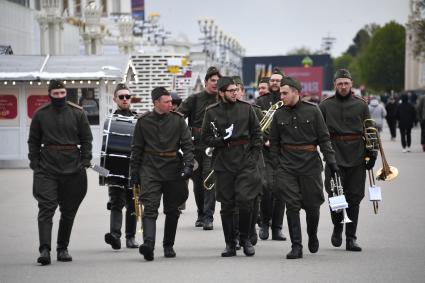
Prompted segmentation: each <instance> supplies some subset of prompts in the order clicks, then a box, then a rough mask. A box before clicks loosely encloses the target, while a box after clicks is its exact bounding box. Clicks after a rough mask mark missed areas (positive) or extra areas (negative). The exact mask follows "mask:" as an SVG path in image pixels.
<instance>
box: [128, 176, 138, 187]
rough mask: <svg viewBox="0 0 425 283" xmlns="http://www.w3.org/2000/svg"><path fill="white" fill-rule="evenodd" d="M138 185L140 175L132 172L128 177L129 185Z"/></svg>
mask: <svg viewBox="0 0 425 283" xmlns="http://www.w3.org/2000/svg"><path fill="white" fill-rule="evenodd" d="M134 186H140V177H139V174H137V173H133V174H131V178H130V187H134Z"/></svg>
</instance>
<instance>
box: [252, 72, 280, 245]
mask: <svg viewBox="0 0 425 283" xmlns="http://www.w3.org/2000/svg"><path fill="white" fill-rule="evenodd" d="M282 78H283V74H282V72H281V71H280V70H279V69H277V68H275V69H274V70H273V74H272V76H271V77H270V79H269V93H268V94H265V95H263V96H260V97H258V98H257V105H259V106H260V107H261V109H262V110H263V111H267V110H269V109H270V107H271V106H272V105H273V104H275V103H277V102H278V101H281V98H280V81H281V80H282ZM264 142H265V144H264V146H263V155H264V159H265V161H266V183H265V186H264V187H263V195H262V196H261V206H260V211H261V212H260V214H261V227H260V231H259V236H260V239H262V240H267V239H268V238H269V227H270V222H271V228H272V240H277V241H285V240H286V237H285V235H284V234H283V231H282V224H283V216H284V214H285V203H284V202H282V201H281V200H280V199H279V198H277V197H276V196H274V195H273V188H272V185H273V170H274V169H273V164H272V158H271V156H270V145H269V142H268V137H267V134H266V135H265V137H264Z"/></svg>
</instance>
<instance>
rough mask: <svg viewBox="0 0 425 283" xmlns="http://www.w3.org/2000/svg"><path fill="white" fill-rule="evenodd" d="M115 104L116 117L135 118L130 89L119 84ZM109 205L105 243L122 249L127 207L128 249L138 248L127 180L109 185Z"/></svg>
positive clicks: (132, 203) (126, 231) (126, 236)
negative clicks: (109, 211)
mask: <svg viewBox="0 0 425 283" xmlns="http://www.w3.org/2000/svg"><path fill="white" fill-rule="evenodd" d="M113 100H114V102H115V103H116V104H117V110H115V111H114V115H121V116H126V117H135V116H136V114H137V113H136V112H132V111H131V110H130V105H131V95H130V90H129V89H128V87H127V86H126V85H125V84H123V83H120V84H117V86H116V88H115V91H114V97H113ZM108 192H109V203H108V208H109V209H110V210H111V216H110V231H109V233H106V234H105V242H106V243H107V244H109V245H111V246H112V248H113V249H114V250H118V249H120V248H121V240H120V238H121V226H122V209H123V207H124V206H125V208H126V212H125V238H126V246H127V248H133V249H134V248H137V247H139V245H138V244H137V242H136V240H135V234H136V226H137V219H136V217H135V216H134V215H133V213H134V201H133V192H132V190H131V188H129V187H128V183H127V181H126V180H122V181H121V180H120V181H119V182H118V181H117V182H114V185H109V188H108Z"/></svg>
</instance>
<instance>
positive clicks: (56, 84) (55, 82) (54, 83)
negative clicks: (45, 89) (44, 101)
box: [49, 80, 65, 92]
mask: <svg viewBox="0 0 425 283" xmlns="http://www.w3.org/2000/svg"><path fill="white" fill-rule="evenodd" d="M58 88H65V84H64V83H63V82H61V81H59V80H50V82H49V92H50V91H51V90H52V89H58Z"/></svg>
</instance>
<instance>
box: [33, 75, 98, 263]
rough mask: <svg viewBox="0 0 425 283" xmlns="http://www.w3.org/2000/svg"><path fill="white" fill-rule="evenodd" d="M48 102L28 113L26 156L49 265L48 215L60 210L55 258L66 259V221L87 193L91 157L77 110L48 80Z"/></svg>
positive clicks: (87, 130)
mask: <svg viewBox="0 0 425 283" xmlns="http://www.w3.org/2000/svg"><path fill="white" fill-rule="evenodd" d="M49 97H50V100H51V103H48V104H45V105H43V106H41V107H40V108H39V109H38V110H37V112H36V113H35V114H34V116H33V118H32V121H31V126H30V133H29V137H28V149H29V153H28V158H29V160H30V167H31V169H32V170H33V171H34V183H33V195H34V197H35V199H36V200H37V202H38V208H39V211H38V233H39V239H40V247H39V251H40V257H39V258H38V260H37V262H38V263H41V264H42V265H47V264H50V262H51V260H50V249H51V239H52V219H53V216H54V214H55V210H56V208H57V207H58V206H59V210H60V212H61V216H60V221H59V231H58V237H57V247H56V251H57V260H58V261H72V257H71V256H70V255H69V253H68V245H69V239H70V236H71V230H72V225H73V223H74V218H75V215H76V213H77V210H78V207H79V206H80V204H81V202H82V201H83V199H84V196H85V195H86V192H87V175H86V168H87V167H89V166H90V161H91V158H92V153H91V150H92V144H91V142H92V139H93V138H92V134H91V130H90V126H89V122H88V120H87V117H86V115H85V114H84V111H83V109H82V108H81V107H80V106H78V105H76V104H73V103H71V102H67V101H66V89H65V85H64V84H63V83H62V82H60V81H57V80H51V81H50V84H49Z"/></svg>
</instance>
